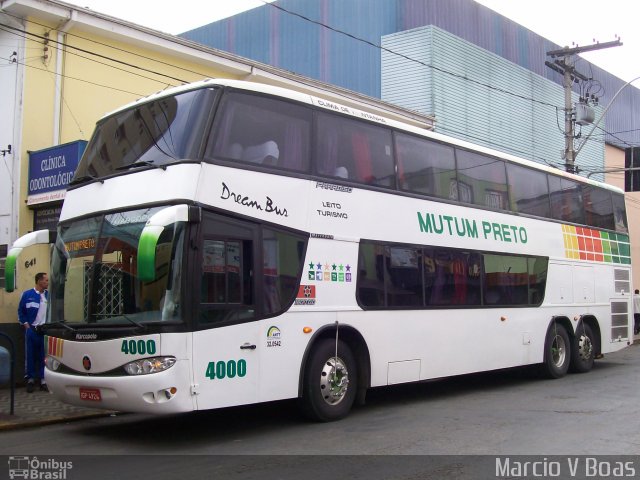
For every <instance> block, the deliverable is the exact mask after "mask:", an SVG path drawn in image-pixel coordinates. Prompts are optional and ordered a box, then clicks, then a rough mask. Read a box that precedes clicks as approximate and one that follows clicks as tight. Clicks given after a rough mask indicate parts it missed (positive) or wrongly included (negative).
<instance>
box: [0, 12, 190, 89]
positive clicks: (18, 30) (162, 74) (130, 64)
mask: <svg viewBox="0 0 640 480" xmlns="http://www.w3.org/2000/svg"><path fill="white" fill-rule="evenodd" d="M0 25H1V26H2V27H4V28H8V29H10V30H14V31H17V32H20V33H23V34H25V35H30V36H32V37H35V38H39V39H40V40H41V41H42V42H44V41H45V40H47V41H48V42H52V43H56V44H59V45H63V46H64V47H66V48H72V49H74V50H77V51H79V52H82V53H87V54H89V55H94V56H96V57H98V58H102V59H105V60H110V61H112V62H115V63H119V64H121V65H125V66H127V67H131V68H134V69H138V70H142V71H145V72H148V73H153V74H154V75H159V76H161V77H166V78H169V79H171V80H175V81H177V82H181V83H183V84H185V83H189V81H188V80H183V79H182V78H177V77H173V76H171V75H167V74H166V73H160V72H157V71H155V70H151V69H148V68H144V67H140V66H138V65H134V64H132V63H128V62H125V61H123V60H118V59H115V58H113V57H109V56H107V55H102V54H101V53H97V52H92V51H91V50H86V49H84V48H80V47H76V46H74V45H69V44H61V43H60V42H58V41H56V40H53V39H51V38H46V37H44V36H42V35H38V34H36V33H31V32H27V31H26V30H22V29H20V28H16V27H12V26H10V25H4V24H0ZM25 38H26V37H25Z"/></svg>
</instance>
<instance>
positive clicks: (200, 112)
mask: <svg viewBox="0 0 640 480" xmlns="http://www.w3.org/2000/svg"><path fill="white" fill-rule="evenodd" d="M213 96H214V95H213V90H212V89H206V90H194V91H190V92H186V93H182V94H179V95H175V96H170V97H163V98H159V99H157V100H154V101H151V102H145V103H140V105H135V106H133V107H131V108H129V109H127V110H124V111H121V112H118V113H116V114H114V115H111V116H109V117H107V118H105V119H103V120H101V121H100V122H99V123H98V125H97V126H96V130H95V132H94V134H93V136H92V137H91V141H90V142H89V145H87V148H86V150H85V153H84V155H83V156H82V160H81V161H80V164H79V165H78V170H77V171H76V174H75V177H74V179H73V182H79V181H81V180H83V179H85V178H87V177H88V178H90V179H93V178H101V177H105V176H107V175H110V174H112V173H113V172H115V171H117V170H123V169H126V168H127V167H131V166H132V165H136V164H139V165H146V164H151V165H163V164H167V163H172V162H176V161H180V160H189V159H195V158H197V156H198V150H199V148H200V145H201V139H202V132H203V130H204V127H205V124H206V120H207V117H208V114H209V112H210V107H211V104H212V102H213Z"/></svg>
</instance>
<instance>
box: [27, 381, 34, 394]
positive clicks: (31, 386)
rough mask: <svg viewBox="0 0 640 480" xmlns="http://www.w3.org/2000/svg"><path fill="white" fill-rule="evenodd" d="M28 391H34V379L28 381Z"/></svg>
mask: <svg viewBox="0 0 640 480" xmlns="http://www.w3.org/2000/svg"><path fill="white" fill-rule="evenodd" d="M27 393H33V380H29V381H28V382H27Z"/></svg>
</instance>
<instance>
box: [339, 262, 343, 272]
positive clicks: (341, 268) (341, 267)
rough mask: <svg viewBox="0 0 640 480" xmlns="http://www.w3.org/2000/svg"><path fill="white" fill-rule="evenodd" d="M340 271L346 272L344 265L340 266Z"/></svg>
mask: <svg viewBox="0 0 640 480" xmlns="http://www.w3.org/2000/svg"><path fill="white" fill-rule="evenodd" d="M338 268H339V269H340V271H341V272H342V271H344V265H342V264H340V266H339V267H338Z"/></svg>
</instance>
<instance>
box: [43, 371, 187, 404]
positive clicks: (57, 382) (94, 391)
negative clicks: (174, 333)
mask: <svg viewBox="0 0 640 480" xmlns="http://www.w3.org/2000/svg"><path fill="white" fill-rule="evenodd" d="M188 363H189V362H188V361H186V360H182V361H178V362H176V364H175V365H173V366H172V367H171V368H170V369H168V370H166V371H164V372H158V373H152V374H148V375H131V376H115V377H114V376H99V375H96V376H87V375H81V374H80V375H74V374H67V373H60V372H55V371H52V370H49V369H46V371H45V379H46V381H47V385H48V387H49V391H50V392H51V393H52V394H53V396H54V397H55V398H57V399H58V400H60V401H62V402H64V403H68V404H71V405H77V406H81V407H87V408H99V409H106V410H117V411H122V412H140V413H157V414H161V413H177V412H189V411H192V410H194V409H195V408H194V405H195V403H194V400H193V396H192V394H191V385H190V382H189V378H190V376H191V372H190V369H189V365H188Z"/></svg>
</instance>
